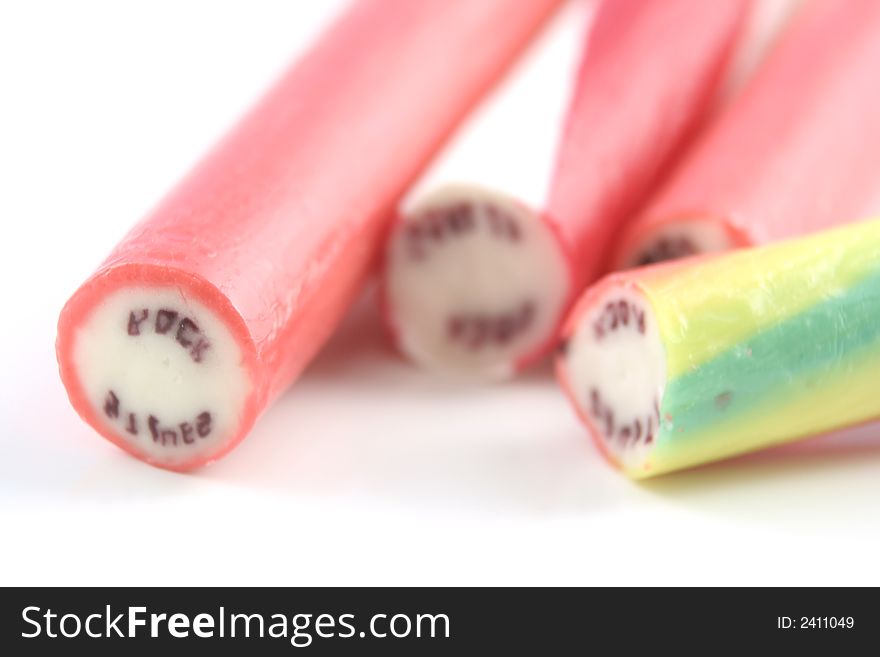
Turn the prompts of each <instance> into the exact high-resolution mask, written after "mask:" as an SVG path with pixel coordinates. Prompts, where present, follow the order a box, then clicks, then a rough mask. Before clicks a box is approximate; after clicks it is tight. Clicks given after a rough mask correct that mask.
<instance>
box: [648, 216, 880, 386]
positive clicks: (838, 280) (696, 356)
mask: <svg viewBox="0 0 880 657" xmlns="http://www.w3.org/2000/svg"><path fill="white" fill-rule="evenodd" d="M878 263H880V221H878V222H870V223H862V224H854V225H849V226H846V227H844V228H840V229H837V230H834V231H829V232H825V233H821V234H816V235H813V236H810V237H807V238H803V239H800V240H796V241H793V242H786V243H781V244H775V245H771V246H765V247H762V248H758V249H748V250H743V251H738V252H734V253H730V254H727V255H725V256H722V257H718V256H714V257H712V256H709V257H706V258H701V259H700V261H699V262H697V263H695V262H693V261H682V262H677V263H673V264H671V265H668V266H662V267H658V268H657V269H656V270H653V271H651V270H649V271H648V272H646V273H645V274H644V276H643V277H642V279H641V280H640V281H639V283H638V287H639V289H640V290H641V292H642V293H643V294H644V295H645V296H646V297H647V298H648V300H649V302H650V304H651V306H652V307H653V309H654V312H655V313H656V317H657V322H658V327H659V331H660V334H661V337H662V339H663V342H664V344H666V345H667V346H668V347H667V354H668V356H667V374H668V377H669V378H670V379H674V378H676V377H678V376H681V375H683V374H686V373H688V372H690V371H693V370H694V369H695V368H697V367H699V366H701V365H703V364H704V363H706V362H707V361H709V360H711V359H712V358H714V357H716V356H718V355H719V354H721V353H723V352H725V351H727V350H728V349H731V348H733V347H735V346H736V345H737V344H739V343H742V342H746V341H748V340H749V339H750V338H751V337H752V336H754V335H755V334H757V333H758V332H760V331H762V330H764V329H766V328H767V327H768V326H772V325H774V324H775V323H777V322H779V321H782V320H785V319H787V318H789V317H791V316H793V315H795V314H796V313H799V312H802V311H803V310H804V309H806V308H808V307H810V306H813V305H816V304H818V303H820V302H821V301H823V300H825V299H827V298H829V297H831V296H834V295H836V294H840V293H843V292H845V291H846V290H847V289H848V288H850V287H851V286H852V285H854V284H855V283H857V282H858V281H859V280H861V279H862V278H864V277H865V276H866V275H867V274H869V273H871V272H872V271H876V270H877V268H878V266H880V264H878ZM816 281H821V284H818V285H817V284H813V282H816ZM726 291H729V294H727V293H726ZM878 321H880V319H878ZM684 344H686V348H681V349H675V348H670V347H672V346H674V345H684Z"/></svg>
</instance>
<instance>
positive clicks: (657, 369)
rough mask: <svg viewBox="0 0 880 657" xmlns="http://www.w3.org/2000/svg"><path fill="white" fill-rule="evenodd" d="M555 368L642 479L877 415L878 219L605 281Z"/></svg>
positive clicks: (587, 300)
mask: <svg viewBox="0 0 880 657" xmlns="http://www.w3.org/2000/svg"><path fill="white" fill-rule="evenodd" d="M562 344H563V348H562V349H561V350H560V355H559V359H558V362H557V373H558V376H559V378H560V381H561V382H562V384H563V386H564V388H565V389H566V391H567V393H568V395H569V397H570V399H571V401H572V402H573V403H574V406H575V408H576V409H577V412H578V414H579V415H580V417H581V418H582V419H583V421H584V423H585V424H586V425H587V427H588V428H589V430H590V432H591V433H592V435H593V436H594V438H595V439H596V441H597V443H598V444H599V446H600V448H601V449H602V451H603V452H604V453H605V455H606V456H607V457H608V458H609V459H610V460H611V461H612V462H614V463H615V464H617V465H618V466H619V467H620V468H621V469H623V470H624V471H625V472H626V473H627V474H629V475H630V476H633V477H638V478H641V477H649V476H653V475H657V474H662V473H665V472H670V471H673V470H679V469H681V468H687V467H690V466H695V465H699V464H702V463H707V462H709V461H715V460H718V459H722V458H726V457H729V456H733V455H736V454H741V453H744V452H749V451H753V450H757V449H761V448H764V447H769V446H772V445H778V444H782V443H787V442H790V441H794V440H797V439H800V438H805V437H809V436H813V435H816V434H821V433H824V432H826V431H830V430H832V429H837V428H841V427H845V426H849V425H853V424H858V423H862V422H866V421H868V420H872V419H874V418H878V417H880V384H878V382H880V221H875V222H866V223H859V224H852V225H849V226H846V227H844V228H840V229H837V230H833V231H829V232H824V233H817V234H814V235H811V236H808V237H805V238H801V239H796V240H792V241H789V242H784V243H777V244H774V245H771V246H765V247H761V248H755V249H744V250H740V251H734V252H730V253H726V254H721V255H708V256H703V257H699V258H692V259H687V260H681V261H675V262H671V263H667V264H662V265H659V266H653V267H645V268H641V269H635V270H630V271H625V272H620V273H617V274H613V275H611V276H608V277H606V278H605V279H603V280H602V281H600V282H599V283H598V284H596V285H595V286H593V287H592V288H590V289H589V290H588V291H587V292H586V293H585V294H584V296H583V297H582V298H581V299H580V301H579V302H578V304H577V305H576V307H575V309H574V311H573V312H572V314H571V316H570V318H569V320H568V323H567V326H566V328H565V330H564V331H563V343H562Z"/></svg>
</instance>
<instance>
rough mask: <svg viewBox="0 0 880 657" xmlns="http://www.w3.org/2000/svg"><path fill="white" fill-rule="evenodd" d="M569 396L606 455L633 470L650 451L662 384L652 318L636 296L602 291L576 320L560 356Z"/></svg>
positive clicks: (663, 371) (663, 363)
mask: <svg viewBox="0 0 880 657" xmlns="http://www.w3.org/2000/svg"><path fill="white" fill-rule="evenodd" d="M565 365H566V370H567V372H568V377H569V382H570V384H571V386H572V393H573V396H574V397H575V401H576V403H577V404H578V406H579V407H580V409H581V411H582V413H583V414H584V415H585V416H586V417H588V418H589V421H590V422H591V423H592V424H593V426H594V427H595V430H596V433H597V434H598V435H599V436H600V439H601V440H602V441H603V442H604V444H605V446H606V448H607V450H608V452H609V453H610V454H611V455H612V457H613V458H614V459H615V460H617V461H618V462H619V463H620V464H621V465H623V466H628V467H633V466H635V465H637V464H638V463H640V462H641V461H643V460H644V459H645V457H646V455H647V453H648V452H649V451H650V450H651V449H652V448H653V446H654V444H655V441H656V438H657V432H658V426H659V420H660V417H659V409H660V405H661V403H662V401H663V392H664V388H665V383H666V359H665V352H664V349H663V344H662V342H661V341H660V335H659V333H658V331H657V324H656V321H655V319H654V315H653V313H652V312H651V310H650V307H649V305H648V303H647V302H646V300H645V299H644V298H643V297H642V296H641V295H640V294H639V293H637V292H636V291H634V290H632V289H629V288H625V287H615V288H612V289H610V290H608V291H607V292H606V293H605V294H604V295H603V296H602V297H601V298H600V299H599V300H597V302H596V303H595V304H593V305H592V306H591V308H590V309H589V311H588V312H587V313H585V314H584V315H583V316H582V317H581V320H580V323H579V325H578V328H577V331H576V332H575V333H574V335H573V336H572V337H571V339H570V340H569V343H568V345H567V349H566V355H565Z"/></svg>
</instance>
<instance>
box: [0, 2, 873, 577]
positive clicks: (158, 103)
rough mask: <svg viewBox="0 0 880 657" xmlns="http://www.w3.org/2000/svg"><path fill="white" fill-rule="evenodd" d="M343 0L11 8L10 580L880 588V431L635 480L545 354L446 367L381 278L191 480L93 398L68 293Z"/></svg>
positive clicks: (1, 193)
mask: <svg viewBox="0 0 880 657" xmlns="http://www.w3.org/2000/svg"><path fill="white" fill-rule="evenodd" d="M338 4H339V3H338V2H337V3H334V2H326V1H322V2H320V3H319V2H305V1H303V2H291V1H282V0H276V1H271V2H270V1H265V0H263V1H259V2H244V1H240V2H209V1H207V0H205V1H200V2H194V1H188V2H171V1H161V2H159V1H156V0H153V1H151V2H142V3H131V2H125V3H121V2H95V1H85V0H82V1H80V2H75V3H74V2H56V3H48V2H23V1H22V2H17V3H16V2H4V3H3V4H2V5H0V222H2V227H3V230H2V236H0V268H2V270H0V300H2V311H0V318H2V340H0V350H2V351H0V404H2V406H0V584H120V585H123V584H124V585H135V584H290V585H305V584H417V585H422V584H654V583H665V584H814V583H818V584H867V583H870V584H875V585H876V584H880V577H878V572H877V563H878V554H880V527H878V521H880V431H877V430H875V429H873V428H868V429H863V430H861V431H858V432H854V433H851V434H850V435H848V436H842V437H841V436H838V437H834V438H830V439H829V438H825V439H820V440H818V441H811V442H809V443H803V444H801V445H798V446H796V447H790V448H786V449H784V450H777V451H774V452H771V453H764V454H760V455H756V456H750V457H748V458H745V459H740V460H737V461H734V462H730V463H726V464H722V465H718V466H713V467H709V468H703V469H701V470H696V471H692V472H688V473H682V474H679V475H674V476H669V477H666V478H663V479H658V480H655V481H650V482H647V483H643V484H635V483H632V482H630V481H627V480H626V479H624V478H623V477H622V476H620V475H619V474H618V473H616V472H615V471H614V470H612V469H611V468H610V467H609V466H608V465H606V464H605V463H604V462H603V461H602V460H601V458H600V457H599V455H598V454H597V452H596V451H595V450H594V449H593V447H592V445H591V444H590V442H589V441H588V440H587V438H586V436H585V434H584V432H583V431H582V430H581V428H580V427H579V426H578V424H577V422H576V421H575V419H574V417H573V414H572V413H571V411H570V409H569V408H568V405H567V403H566V402H565V401H564V400H563V398H562V395H561V394H560V392H559V391H558V390H557V388H556V386H555V383H554V381H553V378H552V376H551V374H550V371H549V369H548V368H544V369H543V370H539V371H537V372H533V373H531V374H530V375H528V376H526V377H525V378H523V379H521V380H518V381H516V382H514V383H511V384H507V385H502V386H496V387H473V388H471V387H461V386H456V385H450V384H448V383H442V382H438V381H436V380H434V379H432V378H430V377H429V376H427V375H425V374H423V373H421V372H419V371H417V370H416V369H414V368H413V367H411V366H409V365H407V364H406V363H403V362H401V361H399V360H398V359H397V358H396V357H395V356H394V355H393V354H392V353H391V352H390V350H389V349H388V347H387V345H386V343H385V340H384V337H383V335H382V332H381V329H380V327H379V324H378V322H377V319H376V316H375V313H374V311H373V306H372V304H371V303H370V300H369V299H367V300H366V301H365V302H364V303H363V304H362V307H361V310H360V311H359V312H357V313H355V315H354V317H352V318H351V319H350V320H349V321H348V322H347V324H346V326H345V327H344V328H343V330H342V331H341V332H340V334H339V335H338V336H337V338H335V339H334V341H333V342H332V343H331V344H330V345H329V346H328V348H327V349H325V351H324V352H323V353H322V355H321V356H320V357H319V358H318V360H317V361H316V362H315V363H314V365H313V366H312V367H311V368H310V369H309V370H308V371H307V373H306V374H305V376H304V377H303V378H302V379H301V380H300V381H299V382H298V383H297V384H296V385H295V386H294V388H292V389H291V390H290V391H289V392H288V393H287V394H285V395H284V396H283V397H282V398H281V400H280V402H279V403H278V404H277V405H276V406H275V407H273V408H272V409H271V410H270V411H269V412H268V413H267V414H266V415H265V416H264V418H263V419H262V420H261V421H260V423H259V424H258V426H257V428H256V430H255V431H254V432H253V433H252V434H251V436H250V437H249V438H248V439H246V440H245V442H244V443H242V445H241V446H240V447H239V448H238V449H237V450H236V451H234V452H233V453H232V454H230V455H229V456H228V457H227V458H226V459H225V460H223V461H221V462H220V463H217V464H215V465H213V466H211V467H209V468H207V469H204V470H202V471H200V472H198V473H196V474H193V475H178V474H173V473H169V472H165V471H161V470H157V469H153V468H150V467H148V466H146V465H144V464H142V463H140V462H138V461H136V460H134V459H132V458H130V457H128V456H126V455H124V454H123V453H122V452H120V451H119V450H117V449H116V448H115V447H113V446H111V445H110V444H109V443H106V442H105V441H104V440H102V439H100V438H99V437H98V436H97V435H95V434H94V433H93V432H92V430H91V429H90V428H89V427H87V426H86V425H85V424H84V423H82V422H81V421H80V420H79V418H78V417H77V416H76V414H75V413H74V411H73V410H72V409H71V407H70V405H69V404H68V402H67V399H66V395H65V393H64V390H63V388H62V386H61V384H60V382H59V379H58V376H57V371H56V365H55V360H54V349H53V347H54V339H55V322H56V321H57V315H58V312H59V310H60V308H61V306H62V304H63V303H64V301H65V299H66V298H67V296H68V295H69V294H70V293H72V292H73V290H74V289H75V287H76V286H77V285H78V284H79V283H80V282H81V281H82V280H83V279H84V278H85V277H86V276H87V275H88V274H89V273H90V272H91V271H92V270H93V268H94V267H96V266H97V265H98V263H99V262H100V261H101V260H102V258H103V257H104V255H106V253H107V252H108V251H109V249H110V247H111V246H112V245H113V244H114V243H115V242H116V241H117V240H118V239H119V238H120V237H121V236H122V235H123V234H124V232H125V231H126V229H127V227H128V226H129V225H130V224H131V223H132V222H133V221H134V220H136V219H137V218H138V217H140V216H142V215H143V214H144V213H145V212H146V211H147V210H148V209H149V208H150V206H151V205H152V204H153V203H154V202H155V201H157V200H158V198H159V197H160V196H161V195H162V193H163V192H164V191H166V190H167V188H168V187H169V186H170V185H171V184H172V183H173V182H174V181H175V180H176V179H177V178H178V177H179V176H180V175H182V174H183V173H184V172H185V171H186V169H187V168H188V167H189V166H190V165H191V164H192V162H193V161H194V160H195V159H196V158H197V157H198V156H199V155H200V154H201V153H202V152H203V151H204V150H205V148H207V147H208V146H209V145H210V144H211V142H212V141H213V139H215V138H216V137H217V136H218V135H219V134H220V133H221V132H222V131H223V130H224V129H225V128H226V127H227V126H228V125H229V123H230V122H231V121H232V120H234V119H235V118H236V116H237V115H238V114H239V113H240V112H241V111H242V110H243V109H244V108H245V107H246V106H247V104H248V103H249V102H250V101H251V100H252V99H253V97H254V96H255V95H257V94H258V93H259V92H260V90H261V89H262V88H263V87H264V86H265V85H266V84H267V83H268V82H269V81H270V80H271V79H272V78H273V76H274V75H275V74H276V73H277V72H278V71H279V70H280V69H281V68H282V67H283V65H284V64H285V63H286V62H287V60H288V58H289V57H290V55H291V53H292V52H295V50H296V49H297V48H298V47H299V48H302V47H303V46H304V45H305V44H306V43H307V40H308V39H309V38H310V37H311V36H312V35H313V34H314V32H315V31H316V30H317V29H318V28H319V26H320V25H321V24H322V23H323V22H324V21H325V20H326V19H327V18H328V16H329V15H330V14H332V11H333V9H334V7H335V6H336V5H338Z"/></svg>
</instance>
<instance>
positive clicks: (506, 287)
mask: <svg viewBox="0 0 880 657" xmlns="http://www.w3.org/2000/svg"><path fill="white" fill-rule="evenodd" d="M389 249H390V251H389V257H388V271H387V272H386V275H387V280H386V285H387V294H388V301H389V309H390V312H391V321H392V322H393V323H394V325H395V327H396V329H397V332H398V336H399V341H400V344H401V347H402V349H403V350H404V351H405V352H406V354H407V355H408V356H409V357H410V358H412V359H413V360H414V361H416V362H417V363H419V364H421V365H423V366H425V367H428V368H430V369H434V370H439V371H443V372H447V373H453V374H463V375H468V376H476V377H480V378H489V379H495V378H504V377H506V376H509V375H510V374H512V372H513V370H514V366H515V363H516V361H517V360H518V359H519V358H521V357H522V356H525V355H528V354H529V352H530V351H532V350H534V349H536V348H538V347H540V346H542V343H543V342H544V341H546V340H548V339H549V338H551V337H552V335H551V334H552V331H553V330H554V328H555V326H556V324H557V322H558V320H559V317H560V314H561V312H562V310H563V305H564V303H565V299H566V296H567V294H568V285H569V283H568V278H567V276H568V273H567V271H566V265H565V263H566V260H565V257H564V256H563V254H562V253H561V252H560V248H559V246H558V242H557V240H556V239H555V237H554V236H553V235H552V233H551V231H550V229H549V228H548V227H547V225H546V224H545V223H544V222H543V221H542V219H541V218H540V217H539V216H537V215H536V214H535V213H533V212H532V211H530V210H528V209H527V208H526V207H524V206H521V205H520V204H518V203H515V202H513V201H512V200H510V199H509V198H507V197H505V196H502V195H500V194H495V193H491V192H489V191H486V190H483V189H481V188H478V187H472V186H447V187H445V188H442V189H439V190H437V191H436V192H435V193H433V194H431V195H429V196H427V197H426V198H424V200H423V201H422V202H421V203H419V204H418V205H417V206H416V207H415V208H413V209H412V210H411V211H410V212H409V213H407V218H406V220H405V221H404V222H403V224H402V225H401V226H399V227H398V230H397V231H396V233H395V235H394V237H393V238H392V241H391V244H390V246H389Z"/></svg>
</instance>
